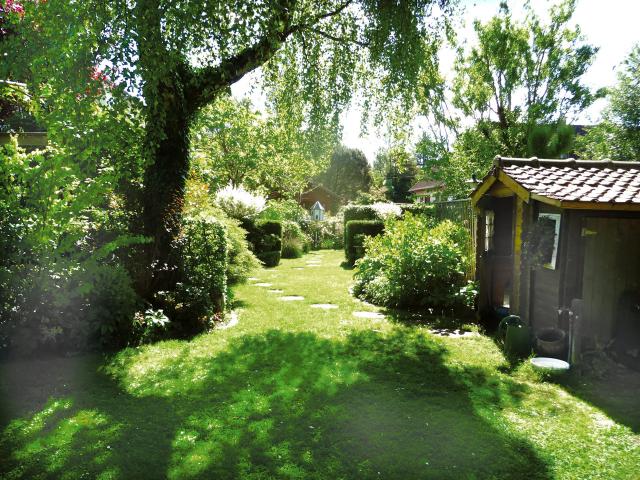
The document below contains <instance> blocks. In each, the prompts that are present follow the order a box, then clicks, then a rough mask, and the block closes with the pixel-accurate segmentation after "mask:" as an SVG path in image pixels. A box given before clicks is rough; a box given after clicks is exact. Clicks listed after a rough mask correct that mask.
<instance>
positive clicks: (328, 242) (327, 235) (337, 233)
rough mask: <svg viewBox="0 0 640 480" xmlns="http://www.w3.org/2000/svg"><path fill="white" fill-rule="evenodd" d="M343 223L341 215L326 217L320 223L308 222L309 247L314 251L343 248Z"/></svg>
mask: <svg viewBox="0 0 640 480" xmlns="http://www.w3.org/2000/svg"><path fill="white" fill-rule="evenodd" d="M343 222H344V220H343V218H342V217H341V215H336V216H334V217H329V216H327V217H325V218H324V220H323V221H321V222H310V223H309V227H308V229H307V232H308V236H309V238H310V239H311V247H312V248H313V249H315V250H318V249H342V248H344V223H343Z"/></svg>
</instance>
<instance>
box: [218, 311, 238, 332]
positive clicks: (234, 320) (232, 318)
mask: <svg viewBox="0 0 640 480" xmlns="http://www.w3.org/2000/svg"><path fill="white" fill-rule="evenodd" d="M238 322H239V318H238V312H235V311H233V312H231V313H230V314H229V321H228V322H226V323H223V324H222V325H220V326H219V327H218V328H220V329H221V330H226V329H227V328H231V327H235V326H236V325H237V324H238Z"/></svg>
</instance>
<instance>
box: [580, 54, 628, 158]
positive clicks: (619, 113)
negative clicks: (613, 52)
mask: <svg viewBox="0 0 640 480" xmlns="http://www.w3.org/2000/svg"><path fill="white" fill-rule="evenodd" d="M608 93H609V105H608V107H607V108H606V109H605V111H604V114H603V120H602V122H601V123H600V124H598V125H596V126H595V127H592V128H589V130H588V131H587V134H586V135H585V136H584V137H581V138H579V139H578V140H577V144H578V145H577V150H578V153H579V155H580V156H581V157H583V158H589V159H596V160H600V159H605V158H608V159H611V160H639V159H640V114H639V113H638V112H640V45H635V46H634V48H633V49H632V51H631V53H630V54H629V56H628V57H627V59H626V60H625V61H624V63H623V66H622V69H621V70H620V71H619V72H618V83H617V85H615V86H614V87H613V88H611V89H610V90H609V92H608Z"/></svg>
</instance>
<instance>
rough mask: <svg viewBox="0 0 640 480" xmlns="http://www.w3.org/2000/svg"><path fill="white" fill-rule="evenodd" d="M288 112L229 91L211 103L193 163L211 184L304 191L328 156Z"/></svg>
mask: <svg viewBox="0 0 640 480" xmlns="http://www.w3.org/2000/svg"><path fill="white" fill-rule="evenodd" d="M286 113H287V112H286V111H283V112H281V114H280V115H275V114H273V112H271V111H266V112H263V113H260V112H258V111H257V110H255V109H254V108H253V107H252V105H251V103H250V102H249V100H247V99H245V100H242V101H237V100H234V99H233V98H231V97H229V96H226V95H225V96H221V97H219V98H218V99H216V100H215V101H214V102H213V103H212V104H211V105H208V106H206V107H205V108H204V109H203V110H202V111H201V112H200V113H199V114H198V116H197V118H196V120H195V122H194V125H193V128H192V134H191V137H192V142H191V143H192V159H193V164H194V166H195V167H196V168H197V169H198V170H199V173H200V174H201V175H202V177H203V178H204V179H206V181H207V182H208V183H209V186H210V188H211V189H213V190H217V189H219V188H221V187H224V186H226V185H229V184H231V185H233V186H234V187H239V186H244V187H246V188H248V189H249V190H252V191H262V192H263V193H274V192H277V193H279V194H280V195H281V196H283V197H287V196H293V195H295V194H296V193H298V192H300V191H302V189H303V188H304V187H305V186H306V184H307V181H308V179H309V177H310V176H313V175H314V174H315V173H317V172H319V171H321V170H322V168H323V167H324V166H325V165H326V161H327V159H326V158H324V157H321V158H317V157H316V156H315V155H314V154H313V153H312V152H311V150H310V146H309V141H308V138H307V135H305V132H304V131H302V130H301V129H300V127H299V125H297V124H296V122H295V121H294V122H291V121H289V120H290V119H288V118H287V117H286Z"/></svg>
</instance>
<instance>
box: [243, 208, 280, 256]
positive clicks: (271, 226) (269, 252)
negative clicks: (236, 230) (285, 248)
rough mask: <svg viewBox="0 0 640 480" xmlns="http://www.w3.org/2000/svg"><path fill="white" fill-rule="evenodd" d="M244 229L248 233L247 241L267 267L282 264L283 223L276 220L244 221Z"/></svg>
mask: <svg viewBox="0 0 640 480" xmlns="http://www.w3.org/2000/svg"><path fill="white" fill-rule="evenodd" d="M242 228H244V229H245V230H246V231H247V241H248V242H249V247H250V248H251V250H252V251H253V253H254V254H255V256H256V257H258V260H260V261H261V262H262V263H264V265H265V266H266V267H275V266H276V265H278V264H279V263H280V256H281V251H282V223H281V222H279V221H275V220H262V221H260V220H259V221H257V222H254V221H253V220H249V219H244V220H242Z"/></svg>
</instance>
